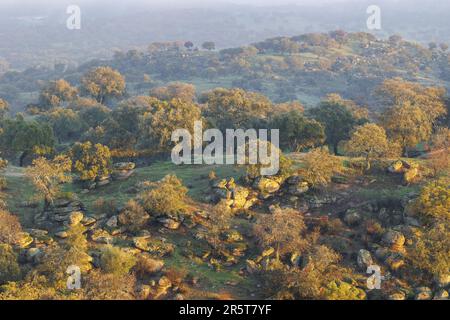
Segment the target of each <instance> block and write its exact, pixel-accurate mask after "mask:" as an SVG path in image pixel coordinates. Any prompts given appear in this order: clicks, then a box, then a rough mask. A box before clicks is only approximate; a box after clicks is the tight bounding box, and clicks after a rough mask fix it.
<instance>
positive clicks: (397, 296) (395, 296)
mask: <svg viewBox="0 0 450 320" xmlns="http://www.w3.org/2000/svg"><path fill="white" fill-rule="evenodd" d="M388 300H406V294H405V293H404V292H403V291H396V292H394V293H391V294H390V295H389V296H388Z"/></svg>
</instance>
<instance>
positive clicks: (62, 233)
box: [55, 231, 69, 239]
mask: <svg viewBox="0 0 450 320" xmlns="http://www.w3.org/2000/svg"><path fill="white" fill-rule="evenodd" d="M68 236H69V234H68V233H67V231H59V232H57V233H55V237H58V238H60V239H66V238H67V237H68Z"/></svg>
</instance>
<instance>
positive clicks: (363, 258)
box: [356, 249, 373, 271]
mask: <svg viewBox="0 0 450 320" xmlns="http://www.w3.org/2000/svg"><path fill="white" fill-rule="evenodd" d="M356 262H357V263H358V266H359V268H361V270H363V271H365V270H367V267H368V266H371V265H372V264H373V259H372V255H371V254H370V252H369V251H368V250H365V249H361V250H359V252H358V257H357V259H356Z"/></svg>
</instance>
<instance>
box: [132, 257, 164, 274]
mask: <svg viewBox="0 0 450 320" xmlns="http://www.w3.org/2000/svg"><path fill="white" fill-rule="evenodd" d="M163 266H164V261H163V260H157V259H153V258H151V257H150V256H149V255H146V254H142V255H139V257H138V258H137V261H136V265H135V267H134V269H135V270H136V274H137V275H139V276H141V277H142V276H145V275H151V274H153V273H155V272H158V271H160V270H161V269H162V267H163Z"/></svg>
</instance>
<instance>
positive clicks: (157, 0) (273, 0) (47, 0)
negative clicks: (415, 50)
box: [0, 0, 395, 6]
mask: <svg viewBox="0 0 450 320" xmlns="http://www.w3.org/2000/svg"><path fill="white" fill-rule="evenodd" d="M350 1H356V0H127V1H123V0H1V1H0V6H5V5H7V6H11V5H13V6H19V5H27V6H29V5H33V6H36V5H51V4H58V5H61V4H64V3H68V4H87V3H90V4H92V3H108V4H115V3H116V4H117V3H121V4H124V3H126V4H136V3H139V4H147V5H158V6H161V5H163V6H171V5H178V6H190V5H217V4H219V3H229V4H241V5H259V6H261V5H264V6H267V5H286V4H297V5H303V4H306V5H312V4H314V5H316V4H319V5H321V4H324V3H338V2H350ZM394 1H395V0H394Z"/></svg>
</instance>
